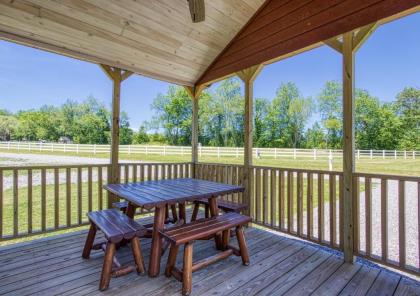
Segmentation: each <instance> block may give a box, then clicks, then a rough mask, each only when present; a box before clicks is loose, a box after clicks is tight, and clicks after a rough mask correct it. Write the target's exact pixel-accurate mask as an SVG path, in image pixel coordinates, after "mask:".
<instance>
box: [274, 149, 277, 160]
mask: <svg viewBox="0 0 420 296" xmlns="http://www.w3.org/2000/svg"><path fill="white" fill-rule="evenodd" d="M274 159H277V148H274Z"/></svg>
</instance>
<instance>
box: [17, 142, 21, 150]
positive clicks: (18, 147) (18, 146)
mask: <svg viewBox="0 0 420 296" xmlns="http://www.w3.org/2000/svg"><path fill="white" fill-rule="evenodd" d="M19 144H20V142H17V150H18V151H19V149H20V145H19Z"/></svg>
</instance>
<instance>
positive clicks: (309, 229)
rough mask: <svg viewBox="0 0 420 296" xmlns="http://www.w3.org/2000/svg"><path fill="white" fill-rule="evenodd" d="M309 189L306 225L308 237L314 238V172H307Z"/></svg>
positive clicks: (307, 192) (307, 193)
mask: <svg viewBox="0 0 420 296" xmlns="http://www.w3.org/2000/svg"><path fill="white" fill-rule="evenodd" d="M306 177H307V189H306V190H307V191H306V219H307V222H306V225H307V235H308V239H312V237H313V235H314V229H313V206H314V205H313V192H314V185H313V182H314V177H313V174H312V173H308V174H307V176H306Z"/></svg>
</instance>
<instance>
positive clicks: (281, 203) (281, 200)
mask: <svg viewBox="0 0 420 296" xmlns="http://www.w3.org/2000/svg"><path fill="white" fill-rule="evenodd" d="M285 200H286V198H285V186H284V171H282V170H280V171H279V227H280V229H281V230H284V229H285V227H284V217H285V208H286V207H285V204H286V201H285Z"/></svg>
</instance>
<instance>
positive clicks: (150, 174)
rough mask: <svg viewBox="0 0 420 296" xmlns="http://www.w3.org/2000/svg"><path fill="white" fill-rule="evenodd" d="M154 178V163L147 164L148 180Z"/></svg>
mask: <svg viewBox="0 0 420 296" xmlns="http://www.w3.org/2000/svg"><path fill="white" fill-rule="evenodd" d="M150 180H152V165H151V164H149V165H147V181H150Z"/></svg>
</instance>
